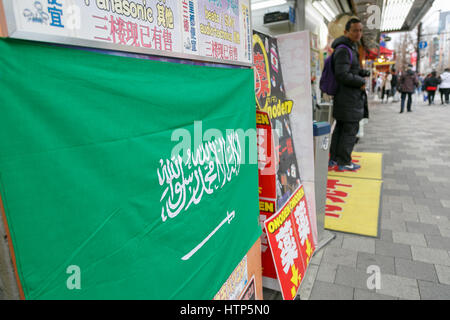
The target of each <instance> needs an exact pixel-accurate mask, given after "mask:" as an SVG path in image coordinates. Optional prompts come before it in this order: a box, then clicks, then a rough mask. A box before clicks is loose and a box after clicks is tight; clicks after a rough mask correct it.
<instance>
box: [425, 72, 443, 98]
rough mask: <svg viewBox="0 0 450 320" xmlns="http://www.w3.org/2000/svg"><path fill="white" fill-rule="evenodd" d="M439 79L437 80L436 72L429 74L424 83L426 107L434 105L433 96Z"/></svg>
mask: <svg viewBox="0 0 450 320" xmlns="http://www.w3.org/2000/svg"><path fill="white" fill-rule="evenodd" d="M439 82H440V78H437V73H436V71H433V72H431V77H429V78H427V79H426V80H425V83H424V87H425V90H427V93H428V105H430V106H431V105H432V104H434V96H435V95H436V90H437V88H438V85H439Z"/></svg>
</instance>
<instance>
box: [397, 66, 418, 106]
mask: <svg viewBox="0 0 450 320" xmlns="http://www.w3.org/2000/svg"><path fill="white" fill-rule="evenodd" d="M418 86H419V79H418V78H417V76H416V74H415V73H414V71H412V65H408V69H407V70H406V72H402V76H401V77H400V80H399V90H400V92H401V93H402V98H401V102H400V113H403V111H404V110H405V100H406V97H408V104H407V110H408V112H412V109H411V105H412V94H413V93H414V91H415V90H416V88H417V87H418Z"/></svg>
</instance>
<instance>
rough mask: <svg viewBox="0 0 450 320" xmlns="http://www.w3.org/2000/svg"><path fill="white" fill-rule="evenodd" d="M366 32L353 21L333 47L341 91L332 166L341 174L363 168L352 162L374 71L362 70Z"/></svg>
mask: <svg viewBox="0 0 450 320" xmlns="http://www.w3.org/2000/svg"><path fill="white" fill-rule="evenodd" d="M362 31H363V25H362V23H361V21H360V20H358V19H356V18H352V19H350V20H349V21H348V22H347V24H346V25H345V31H344V35H343V36H341V37H339V38H337V39H336V40H335V41H334V42H333V44H332V48H333V49H334V50H335V52H334V54H333V66H334V74H335V78H336V81H337V83H338V89H337V93H336V95H335V97H334V106H333V117H334V118H335V119H336V126H335V129H334V131H333V135H332V138H331V146H330V160H329V162H328V165H329V167H335V166H337V167H338V170H339V171H355V170H358V169H359V168H360V167H361V166H359V165H357V164H355V163H353V162H352V157H351V155H352V152H353V148H354V146H355V143H356V135H357V133H358V130H359V122H360V121H361V120H362V119H363V117H364V97H365V95H364V94H365V84H366V80H365V79H364V77H368V76H370V72H368V71H366V70H362V69H361V66H360V62H359V53H358V50H357V48H356V44H357V43H358V42H359V41H360V40H361V37H362Z"/></svg>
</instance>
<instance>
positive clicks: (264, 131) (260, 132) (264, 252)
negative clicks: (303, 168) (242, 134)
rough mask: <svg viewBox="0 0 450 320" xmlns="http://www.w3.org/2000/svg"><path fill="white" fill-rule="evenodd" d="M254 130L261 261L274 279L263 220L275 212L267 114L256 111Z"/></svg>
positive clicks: (273, 161)
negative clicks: (260, 229)
mask: <svg viewBox="0 0 450 320" xmlns="http://www.w3.org/2000/svg"><path fill="white" fill-rule="evenodd" d="M256 130H257V135H256V137H257V147H258V173H259V212H260V216H259V217H260V223H261V227H262V235H261V261H262V268H263V271H262V274H263V276H264V277H269V278H272V279H276V277H277V274H276V271H275V266H274V264H273V258H272V254H271V252H270V249H269V243H268V240H267V234H266V231H265V229H264V221H265V220H266V219H268V218H270V217H271V216H272V215H273V214H274V213H275V212H276V199H277V190H276V166H275V152H274V145H273V137H272V127H271V125H270V119H269V115H268V114H267V113H266V112H263V111H259V110H257V111H256Z"/></svg>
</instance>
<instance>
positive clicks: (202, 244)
mask: <svg viewBox="0 0 450 320" xmlns="http://www.w3.org/2000/svg"><path fill="white" fill-rule="evenodd" d="M234 216H235V212H234V210H233V211H231V213H229V212H228V211H227V217H226V218H225V219H223V220H222V222H221V223H220V224H219V225H218V226H217V227H216V228H215V229H214V230H213V231H212V232H211V233H210V234H209V235H208V236H207V237H206V238H205V239H203V241H202V242H200V243H199V244H198V245H197V246H196V247H195V248H194V249H192V250H191V251H190V252H189V253H188V254H187V255H185V256H184V257H183V258H181V260H189V259H190V258H191V257H192V256H193V255H194V254H195V253H196V252H197V251H198V250H200V248H201V247H203V246H204V245H205V243H206V242H208V240H209V239H210V238H211V237H212V236H213V235H214V234H215V233H216V232H217V231H218V230H219V229H220V228H221V227H222V226H223V225H224V223H225V222H228V224H230V223H231V220H233V218H234Z"/></svg>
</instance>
